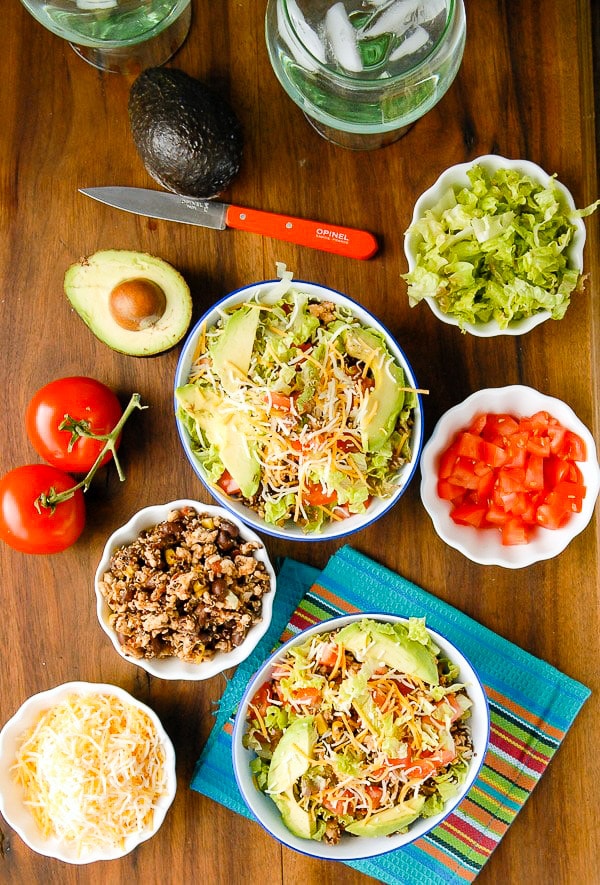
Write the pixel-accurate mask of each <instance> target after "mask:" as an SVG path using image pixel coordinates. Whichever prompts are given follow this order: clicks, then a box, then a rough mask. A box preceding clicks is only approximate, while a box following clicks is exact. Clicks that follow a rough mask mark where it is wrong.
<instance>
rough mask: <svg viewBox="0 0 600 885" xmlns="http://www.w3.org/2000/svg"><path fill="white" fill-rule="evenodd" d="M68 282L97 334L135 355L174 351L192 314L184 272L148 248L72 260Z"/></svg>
mask: <svg viewBox="0 0 600 885" xmlns="http://www.w3.org/2000/svg"><path fill="white" fill-rule="evenodd" d="M64 286H65V293H66V295H67V298H68V299H69V301H70V302H71V304H72V305H73V307H74V308H75V310H76V311H77V313H78V314H79V316H80V317H81V319H82V320H83V321H84V323H85V324H86V325H87V326H88V327H89V328H90V329H91V331H92V332H93V333H94V335H95V336H96V337H97V338H99V339H100V341H103V342H104V343H105V344H107V345H108V346H109V347H112V349H113V350H117V351H119V352H120V353H127V354H130V355H131V356H152V355H153V354H156V353H161V352H162V351H164V350H169V349H170V348H171V347H173V346H174V345H175V344H177V342H178V341H180V340H181V339H182V338H183V336H184V335H185V333H186V331H187V329H188V326H189V324H190V321H191V319H192V297H191V295H190V290H189V287H188V284H187V283H186V281H185V280H184V279H183V277H182V276H181V274H180V273H179V271H177V270H175V268H174V267H172V266H171V265H170V264H169V263H168V262H166V261H163V259H162V258H156V257H155V256H153V255H148V254H146V253H145V252H130V251H128V250H126V249H106V250H102V251H100V252H95V253H94V254H93V255H89V256H88V257H87V258H81V259H80V260H79V261H77V262H76V263H75V264H72V265H71V267H70V268H69V269H68V270H67V272H66V274H65V280H64Z"/></svg>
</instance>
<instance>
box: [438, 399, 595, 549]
mask: <svg viewBox="0 0 600 885" xmlns="http://www.w3.org/2000/svg"><path fill="white" fill-rule="evenodd" d="M586 457H587V452H586V446H585V442H584V440H583V439H582V438H581V437H580V436H579V434H577V433H575V432H574V431H572V430H570V429H569V428H567V427H564V426H563V425H562V424H560V422H559V421H558V420H557V419H556V418H554V417H553V416H552V415H550V414H549V413H548V412H546V411H543V410H540V411H539V412H536V413H535V414H533V415H530V416H527V417H521V418H518V417H516V416H514V415H509V414H504V413H502V414H483V415H478V416H476V417H475V419H473V421H472V422H471V424H470V425H469V426H468V427H467V428H465V429H464V430H462V431H460V432H459V433H457V434H456V436H455V437H454V438H453V439H452V441H451V442H450V444H449V445H448V446H447V448H446V449H445V450H444V452H443V453H442V454H441V456H440V459H439V463H438V480H437V492H438V495H439V497H440V498H441V499H442V500H445V501H449V502H450V505H451V507H450V516H451V518H452V520H453V521H454V522H455V523H457V524H459V525H466V526H472V527H474V528H476V529H485V528H495V529H496V530H498V531H499V532H500V536H501V540H502V544H503V545H506V546H512V545H516V544H527V543H528V542H529V541H530V540H531V538H532V537H533V534H534V531H535V529H536V528H538V527H539V528H544V529H551V530H556V529H559V528H561V527H562V526H564V525H566V523H567V522H568V520H569V519H570V518H571V515H572V514H573V513H580V512H581V509H582V506H583V499H584V498H585V494H586V488H585V484H584V482H583V476H582V473H581V470H580V468H579V467H578V466H577V462H582V461H585V459H586Z"/></svg>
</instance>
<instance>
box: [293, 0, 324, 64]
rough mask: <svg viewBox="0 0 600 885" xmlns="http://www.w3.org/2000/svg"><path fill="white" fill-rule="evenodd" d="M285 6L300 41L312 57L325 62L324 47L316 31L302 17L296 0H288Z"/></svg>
mask: <svg viewBox="0 0 600 885" xmlns="http://www.w3.org/2000/svg"><path fill="white" fill-rule="evenodd" d="M287 8H288V12H289V14H290V20H291V22H292V24H293V26H294V28H295V30H296V33H297V35H298V37H299V38H300V40H301V41H302V43H304V45H305V47H306V48H307V49H308V51H309V52H310V53H311V55H314V57H315V58H316V59H318V61H320V62H321V63H322V64H325V61H326V55H325V47H324V46H323V44H322V43H321V41H320V40H319V37H318V35H317V33H316V32H315V31H313V29H312V28H311V26H310V25H309V24H308V22H307V21H306V19H305V18H304V15H303V14H302V10H301V9H300V7H299V6H298V4H297V3H296V0H288V4H287Z"/></svg>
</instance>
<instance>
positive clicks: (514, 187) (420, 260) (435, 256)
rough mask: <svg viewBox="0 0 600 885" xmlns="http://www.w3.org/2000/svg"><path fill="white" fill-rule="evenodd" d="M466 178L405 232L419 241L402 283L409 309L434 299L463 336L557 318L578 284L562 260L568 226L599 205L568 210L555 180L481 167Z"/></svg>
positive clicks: (577, 276)
mask: <svg viewBox="0 0 600 885" xmlns="http://www.w3.org/2000/svg"><path fill="white" fill-rule="evenodd" d="M467 174H468V176H469V180H470V187H464V188H462V189H454V188H450V189H449V190H448V191H447V192H446V193H445V194H444V195H443V196H442V198H441V199H440V201H439V202H438V203H437V204H436V205H435V206H434V207H433V208H431V209H429V210H427V212H425V214H424V215H423V217H422V218H420V219H419V220H418V221H416V222H414V223H413V225H411V227H410V228H409V230H408V231H407V233H408V234H411V233H413V234H416V235H417V240H418V245H417V258H416V260H417V264H416V267H415V268H414V269H413V270H412V271H410V272H409V273H407V274H404V276H403V279H405V280H406V282H407V283H408V297H409V303H410V305H411V307H414V305H415V304H417V303H418V302H419V301H422V300H423V299H424V298H435V299H436V301H437V304H438V306H439V308H440V310H442V311H443V313H446V314H448V315H449V316H452V317H454V318H455V319H456V320H457V321H458V324H459V326H460V328H461V329H462V331H465V325H466V324H472V325H477V324H481V323H487V322H488V321H489V320H492V319H494V320H496V321H497V323H498V325H499V327H500V328H501V329H506V327H507V326H508V324H509V323H511V322H513V321H516V320H519V319H523V318H524V317H529V316H532V315H534V314H536V313H539V312H540V311H548V312H549V313H550V315H551V317H552V318H553V319H561V318H562V317H563V316H564V315H565V312H566V310H567V308H568V306H569V303H570V298H571V295H572V293H573V292H574V291H576V290H577V289H578V288H579V287H580V286H581V282H582V279H581V274H580V273H579V272H578V271H577V270H576V269H574V268H572V267H570V266H569V259H568V256H567V251H568V247H569V246H570V244H571V242H572V240H573V234H574V233H575V231H576V227H575V225H574V223H573V219H574V218H576V217H584V216H586V215H590V214H591V213H592V212H594V211H595V210H596V209H597V208H598V206H599V205H600V200H597V201H596V202H595V203H593V204H592V205H590V206H588V207H587V208H585V209H581V210H571V209H570V208H569V207H567V206H565V204H564V201H563V198H562V195H561V193H560V192H559V190H558V189H557V188H556V186H555V184H554V181H553V182H552V183H551V185H550V186H549V187H543V186H542V185H540V184H538V183H537V182H535V181H534V180H533V179H532V178H530V177H529V176H528V175H522V174H521V173H520V172H518V171H517V170H516V169H498V170H497V171H496V172H494V173H493V174H492V175H490V173H489V172H487V171H486V170H485V169H484V168H483V167H482V166H479V165H476V166H474V167H473V168H472V169H470V170H469V171H468V173H467Z"/></svg>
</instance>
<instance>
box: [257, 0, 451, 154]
mask: <svg viewBox="0 0 600 885" xmlns="http://www.w3.org/2000/svg"><path fill="white" fill-rule="evenodd" d="M265 36H266V42H267V51H268V54H269V58H270V61H271V64H272V66H273V70H274V72H275V74H276V76H277V78H278V80H279V82H280V83H281V85H282V86H283V88H284V89H285V91H286V92H287V94H288V95H289V96H290V98H291V99H292V100H293V101H294V102H295V103H296V104H297V105H299V107H300V108H302V110H303V111H304V113H305V115H306V117H307V119H308V120H309V122H310V123H311V124H312V125H313V126H314V127H315V129H317V131H318V132H320V134H321V135H323V136H324V137H325V138H327V139H328V140H329V141H332V142H334V143H335V144H338V145H341V146H342V147H346V148H350V149H353V150H370V149H372V148H379V147H382V146H384V145H386V144H389V143H390V142H393V141H395V140H396V139H398V138H400V136H402V135H403V134H404V133H405V132H406V131H407V130H408V129H409V128H410V126H411V125H412V124H413V123H414V122H415V121H416V120H418V119H419V118H420V117H422V116H423V115H424V114H426V113H427V112H428V111H429V110H431V108H433V107H434V106H435V105H436V104H437V102H439V101H440V99H441V98H442V96H443V95H444V94H445V93H446V91H447V90H448V88H449V87H450V85H451V84H452V82H453V80H454V78H455V77H456V74H457V73H458V69H459V67H460V64H461V61H462V57H463V52H464V46H465V39H466V20H465V9H464V4H463V0H338V2H335V3H332V2H328V0H269V2H268V5H267V13H266V21H265Z"/></svg>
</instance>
